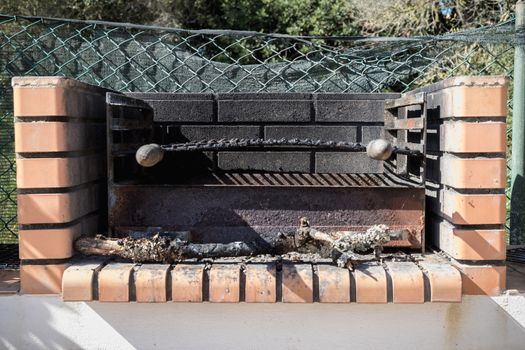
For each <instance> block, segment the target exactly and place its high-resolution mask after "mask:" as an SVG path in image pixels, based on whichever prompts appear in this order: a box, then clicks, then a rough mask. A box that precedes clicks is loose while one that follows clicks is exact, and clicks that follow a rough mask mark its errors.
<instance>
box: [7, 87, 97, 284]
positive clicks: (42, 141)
mask: <svg viewBox="0 0 525 350" xmlns="http://www.w3.org/2000/svg"><path fill="white" fill-rule="evenodd" d="M12 85H13V100H14V116H15V150H16V157H17V159H16V165H17V187H18V223H19V242H20V259H21V267H20V276H21V289H22V292H23V293H28V294H47V293H60V291H61V279H62V273H63V271H64V269H65V268H66V267H67V262H68V260H69V258H70V257H71V256H72V255H73V247H72V243H73V240H74V239H75V238H77V237H78V236H79V235H82V234H95V233H97V232H100V231H99V229H101V228H102V229H103V226H101V225H104V223H103V221H105V220H100V216H99V209H101V207H102V208H103V207H104V206H105V202H106V199H105V194H104V193H105V183H104V178H105V174H106V170H105V145H106V141H105V138H106V136H105V116H106V110H105V92H106V90H104V89H101V88H98V87H95V86H91V85H88V84H84V83H81V82H78V81H75V80H71V79H67V78H62V77H16V78H13V81H12ZM103 212H105V209H104V211H103ZM102 217H104V215H102ZM101 221H102V222H101Z"/></svg>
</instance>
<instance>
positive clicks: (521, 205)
mask: <svg viewBox="0 0 525 350" xmlns="http://www.w3.org/2000/svg"><path fill="white" fill-rule="evenodd" d="M515 28H516V46H515V49H514V96H513V104H512V105H513V107H512V110H513V115H512V161H511V199H510V201H511V202H510V244H525V177H524V176H525V33H524V31H525V1H524V0H519V1H518V2H517V3H516V24H515Z"/></svg>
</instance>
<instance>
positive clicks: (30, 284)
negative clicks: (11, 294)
mask: <svg viewBox="0 0 525 350" xmlns="http://www.w3.org/2000/svg"><path fill="white" fill-rule="evenodd" d="M66 268H67V265H66V264H57V265H55V264H50V265H21V266H20V286H21V292H22V293H23V294H59V293H60V292H61V290H62V274H63V273H64V270H65V269H66Z"/></svg>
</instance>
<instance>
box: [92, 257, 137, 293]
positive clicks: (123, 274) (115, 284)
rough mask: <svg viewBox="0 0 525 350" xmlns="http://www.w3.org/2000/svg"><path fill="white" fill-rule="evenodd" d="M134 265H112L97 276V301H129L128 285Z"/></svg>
mask: <svg viewBox="0 0 525 350" xmlns="http://www.w3.org/2000/svg"><path fill="white" fill-rule="evenodd" d="M134 266H135V264H121V263H112V264H109V265H107V266H105V267H104V268H103V269H102V270H101V271H100V272H99V274H98V300H99V301H103V302H104V301H107V302H125V301H129V287H130V285H129V283H130V279H131V273H132V271H133V268H134Z"/></svg>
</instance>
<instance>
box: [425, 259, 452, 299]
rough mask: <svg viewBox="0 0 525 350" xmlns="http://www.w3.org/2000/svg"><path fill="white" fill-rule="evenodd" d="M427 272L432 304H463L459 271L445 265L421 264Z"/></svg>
mask: <svg viewBox="0 0 525 350" xmlns="http://www.w3.org/2000/svg"><path fill="white" fill-rule="evenodd" d="M420 265H421V267H422V268H423V270H425V272H426V274H427V276H428V280H429V287H430V301H431V302H445V303H458V302H461V289H462V282H461V274H460V273H459V271H458V270H457V269H455V268H454V267H452V266H450V265H449V264H445V263H430V262H421V263H420Z"/></svg>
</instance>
